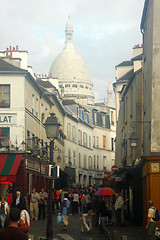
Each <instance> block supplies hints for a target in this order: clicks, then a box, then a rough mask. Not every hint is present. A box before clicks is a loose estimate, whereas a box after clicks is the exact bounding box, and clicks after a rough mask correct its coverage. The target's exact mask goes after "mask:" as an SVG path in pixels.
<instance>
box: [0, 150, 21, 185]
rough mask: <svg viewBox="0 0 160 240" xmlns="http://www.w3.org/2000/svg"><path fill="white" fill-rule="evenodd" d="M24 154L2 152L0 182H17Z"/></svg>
mask: <svg viewBox="0 0 160 240" xmlns="http://www.w3.org/2000/svg"><path fill="white" fill-rule="evenodd" d="M22 156H23V154H19V153H18V154H13V153H9V154H0V182H6V181H10V182H15V181H16V174H17V171H18V168H19V165H20V162H21V160H22Z"/></svg>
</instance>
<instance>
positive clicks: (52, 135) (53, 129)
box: [44, 113, 61, 240]
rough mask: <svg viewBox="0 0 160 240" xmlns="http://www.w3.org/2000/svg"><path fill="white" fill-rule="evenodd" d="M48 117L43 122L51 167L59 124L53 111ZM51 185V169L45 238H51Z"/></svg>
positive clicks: (50, 239)
mask: <svg viewBox="0 0 160 240" xmlns="http://www.w3.org/2000/svg"><path fill="white" fill-rule="evenodd" d="M50 115H51V116H50V117H48V118H47V119H46V122H45V123H44V126H45V130H46V135H47V138H49V139H50V164H51V166H52V169H53V149H54V140H55V139H56V138H57V137H58V135H59V127H60V126H61V124H59V123H58V120H57V118H56V116H55V114H54V113H50ZM52 185H53V171H52V170H51V176H50V177H49V196H48V217H47V229H46V237H47V240H52V239H53V223H52V212H53V211H52Z"/></svg>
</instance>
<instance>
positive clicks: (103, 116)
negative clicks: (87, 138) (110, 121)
mask: <svg viewBox="0 0 160 240" xmlns="http://www.w3.org/2000/svg"><path fill="white" fill-rule="evenodd" d="M102 124H103V127H105V126H106V114H104V113H103V115H102Z"/></svg>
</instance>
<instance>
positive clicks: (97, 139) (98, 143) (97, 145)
mask: <svg viewBox="0 0 160 240" xmlns="http://www.w3.org/2000/svg"><path fill="white" fill-rule="evenodd" d="M98 147H99V138H98V137H97V148H98Z"/></svg>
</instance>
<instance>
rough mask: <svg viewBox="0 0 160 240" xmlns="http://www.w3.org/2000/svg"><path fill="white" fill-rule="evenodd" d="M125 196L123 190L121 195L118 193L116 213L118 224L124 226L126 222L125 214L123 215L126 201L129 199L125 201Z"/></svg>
mask: <svg viewBox="0 0 160 240" xmlns="http://www.w3.org/2000/svg"><path fill="white" fill-rule="evenodd" d="M123 197H124V194H123V193H122V192H120V194H119V195H118V194H116V202H115V215H116V219H117V225H118V226H123V224H124V216H123V211H124V203H126V202H127V201H128V199H126V200H125V201H124V199H123Z"/></svg>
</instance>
